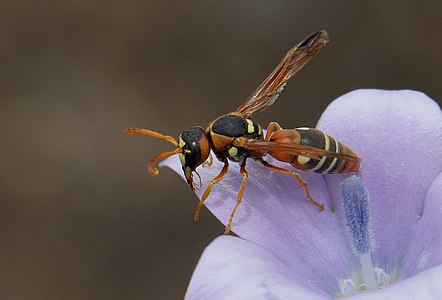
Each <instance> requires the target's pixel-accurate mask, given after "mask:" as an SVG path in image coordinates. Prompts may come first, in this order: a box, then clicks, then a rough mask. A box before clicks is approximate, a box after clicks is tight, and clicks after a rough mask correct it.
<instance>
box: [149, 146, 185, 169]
mask: <svg viewBox="0 0 442 300" xmlns="http://www.w3.org/2000/svg"><path fill="white" fill-rule="evenodd" d="M181 152H183V149H181V148H176V149H175V150H173V151H170V152H163V153H160V154H158V155H156V156H154V157H153V158H152V159H151V160H150V161H149V163H148V164H147V171H148V172H149V173H150V174H151V175H152V176H157V175H158V173H159V171H158V169H157V168H156V167H155V164H156V163H157V161H160V160H162V159H164V158H166V157H169V156H172V155H175V154H178V153H181Z"/></svg>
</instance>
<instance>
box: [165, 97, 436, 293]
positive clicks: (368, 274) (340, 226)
mask: <svg viewBox="0 0 442 300" xmlns="http://www.w3.org/2000/svg"><path fill="white" fill-rule="evenodd" d="M281 125H283V127H284V125H286V126H285V127H288V126H287V124H281ZM293 125H295V122H294V124H293ZM298 125H301V124H298ZM317 127H318V128H319V129H321V130H323V131H324V132H326V133H327V134H329V135H331V136H333V137H335V138H336V139H338V140H339V141H341V142H343V143H344V144H347V145H348V146H350V147H351V148H352V149H354V150H355V151H356V153H357V154H358V155H359V156H360V157H361V158H362V163H361V169H360V171H359V172H358V173H357V174H354V175H351V174H350V175H332V174H330V175H319V174H310V173H304V172H301V171H299V173H300V174H301V175H302V176H303V178H304V180H305V181H306V182H307V183H308V184H309V188H310V191H311V193H312V196H313V197H314V198H315V199H317V200H318V201H320V202H322V203H324V204H325V210H324V211H322V212H319V211H318V208H317V207H316V206H314V205H312V203H310V202H309V201H308V200H307V199H306V197H305V194H304V191H303V189H302V188H299V186H298V185H297V183H296V181H295V180H294V179H293V178H292V177H291V176H286V175H282V174H278V173H275V172H272V171H270V170H268V169H267V168H265V167H264V166H262V165H261V164H259V163H257V162H255V161H253V160H248V161H247V170H248V171H249V180H248V183H247V186H246V189H245V192H244V198H243V201H242V203H241V205H240V206H239V208H238V211H237V213H236V215H235V219H234V220H233V224H232V231H234V232H235V233H236V234H237V235H238V236H239V237H234V236H221V237H218V238H217V239H215V240H214V241H213V242H212V243H211V244H210V245H209V246H208V247H207V248H206V250H205V251H204V253H203V255H202V257H201V259H200V261H199V263H198V265H197V267H196V269H195V271H194V274H193V276H192V279H191V281H190V285H189V287H188V290H187V293H186V299H333V298H344V297H348V298H350V299H441V298H442V265H441V264H442V175H441V171H442V155H441V154H442V113H441V109H440V107H439V106H438V105H437V104H436V103H435V102H434V101H433V100H431V99H430V98H428V97H427V96H426V95H424V94H422V93H420V92H415V91H409V90H404V91H384V90H357V91H353V92H350V93H348V94H346V95H344V96H342V97H340V98H338V99H337V100H335V101H334V102H333V103H331V104H330V105H329V107H328V108H327V109H326V110H325V112H324V113H323V114H322V117H321V119H320V120H319V123H318V126H317ZM266 159H267V160H268V161H269V162H270V163H274V164H278V162H277V161H275V160H274V159H271V158H270V157H266ZM163 165H166V166H169V167H171V168H173V169H174V170H176V171H177V172H178V173H179V174H180V175H181V176H182V174H181V173H182V171H181V166H180V163H179V161H178V158H176V157H173V158H169V159H168V160H166V161H165V162H164V163H163ZM280 165H281V164H280ZM283 166H284V167H287V164H286V165H283ZM289 167H290V166H289ZM220 168H221V164H220V163H214V164H213V165H212V166H210V167H201V168H199V170H198V171H199V173H200V175H201V177H202V178H203V186H202V190H203V191H204V188H205V186H207V184H208V182H209V181H210V179H212V178H213V177H215V176H216V175H217V174H218V172H219V170H220ZM240 183H241V176H240V175H239V168H238V166H237V164H235V163H231V164H230V169H229V173H228V174H227V176H226V177H225V178H224V179H223V181H221V182H220V183H218V184H216V185H215V186H214V187H213V189H212V193H211V195H210V197H209V198H208V200H207V201H206V205H207V207H208V208H209V210H210V211H211V212H212V213H213V214H214V215H215V216H216V217H217V218H218V219H219V220H220V221H221V222H222V223H224V224H226V223H227V221H228V219H229V214H230V212H231V211H232V209H233V207H234V204H235V199H236V195H237V193H238V189H239V185H240ZM197 194H198V196H201V192H197ZM204 213H207V212H205V211H203V216H204ZM190 214H191V212H190Z"/></svg>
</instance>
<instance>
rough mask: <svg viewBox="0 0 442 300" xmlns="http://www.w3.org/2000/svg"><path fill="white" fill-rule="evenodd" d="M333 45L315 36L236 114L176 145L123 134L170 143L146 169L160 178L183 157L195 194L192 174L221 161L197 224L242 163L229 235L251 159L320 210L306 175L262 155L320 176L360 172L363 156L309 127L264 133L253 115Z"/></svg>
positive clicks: (272, 127)
mask: <svg viewBox="0 0 442 300" xmlns="http://www.w3.org/2000/svg"><path fill="white" fill-rule="evenodd" d="M328 41H329V39H328V34H327V32H326V31H324V30H322V31H318V32H314V33H312V34H310V35H308V36H306V37H305V38H304V39H302V40H301V41H300V42H299V43H298V44H297V45H295V46H294V47H293V48H291V49H290V50H289V51H288V52H287V54H286V55H285V56H284V57H283V58H282V60H281V61H280V62H279V64H278V65H277V66H276V68H275V69H274V70H273V71H272V72H271V73H270V75H269V76H268V77H267V78H266V79H265V80H264V81H263V82H262V83H261V84H260V85H259V86H258V88H257V89H256V90H255V91H254V92H253V93H252V94H251V95H250V96H249V97H248V98H247V99H246V100H245V101H244V103H242V104H241V105H240V106H239V107H238V108H237V109H236V110H235V111H233V112H230V113H228V114H226V115H222V116H220V117H218V118H216V119H215V120H213V121H212V122H210V123H209V125H208V126H207V128H205V129H204V128H203V127H199V126H196V127H192V128H189V129H187V130H185V131H183V132H182V133H181V135H180V136H179V138H178V141H177V140H176V139H175V138H173V137H171V136H168V135H164V134H160V133H158V132H155V131H151V130H147V129H142V128H126V129H125V130H124V133H125V134H145V135H149V136H152V137H155V138H159V139H163V140H166V141H167V142H169V143H171V144H173V145H174V146H175V147H176V149H175V150H173V151H170V152H164V153H160V154H158V155H156V156H154V157H153V158H152V159H151V160H150V162H149V163H148V165H147V169H148V171H149V173H150V174H152V175H154V176H155V175H157V174H158V172H159V171H158V169H157V168H156V167H155V165H156V163H157V162H158V161H160V160H162V159H164V158H166V157H169V156H172V155H176V154H178V155H179V158H180V161H181V164H182V169H183V172H184V175H185V178H186V180H187V183H188V184H189V186H190V188H191V189H192V190H194V189H195V184H194V180H193V174H194V173H195V174H196V175H197V176H198V177H199V179H200V186H201V177H200V175H199V174H198V172H197V171H196V168H197V167H199V166H200V165H202V164H207V165H210V164H211V163H212V156H211V151H213V153H214V154H215V156H216V158H217V159H218V160H219V161H220V162H222V163H223V167H222V169H221V171H220V173H219V174H218V175H217V176H216V177H215V178H213V179H212V180H211V181H210V182H209V184H208V186H207V187H206V189H205V191H204V193H203V195H202V197H201V200H200V201H199V203H198V206H197V209H196V212H195V215H194V219H195V220H199V215H200V211H201V209H202V207H203V204H204V202H205V201H206V199H207V198H208V197H209V194H210V191H211V189H212V186H213V185H215V184H216V183H218V182H220V181H221V180H222V179H223V178H224V176H225V175H226V174H227V171H228V168H229V161H232V162H235V163H238V164H239V166H240V169H239V172H240V174H241V176H242V183H241V186H240V188H239V192H238V195H237V199H236V203H235V206H234V208H233V210H232V212H231V214H230V219H229V221H228V223H227V226H226V229H225V232H224V234H229V232H230V229H231V226H232V221H233V218H234V216H235V213H236V211H237V209H238V206H239V205H240V203H241V199H242V197H243V193H244V189H245V187H246V183H247V178H248V172H247V170H246V162H247V159H248V158H250V159H253V160H255V161H257V162H260V163H262V164H263V165H264V166H265V167H267V168H269V169H270V170H272V171H274V172H278V173H282V174H286V175H289V176H292V177H294V179H295V180H296V181H297V182H298V184H299V185H300V186H301V187H302V188H303V189H304V191H305V195H306V198H307V199H308V200H309V201H310V202H312V203H313V204H314V205H316V206H317V207H318V208H319V209H320V211H322V210H324V205H323V204H321V203H319V202H317V201H316V200H315V199H313V197H312V196H311V195H310V191H309V188H308V185H307V183H306V182H305V181H304V180H303V179H302V177H301V176H300V175H299V174H298V173H296V172H294V171H292V170H290V169H285V168H282V167H279V166H276V165H273V164H270V163H269V162H267V161H266V160H265V159H264V157H265V156H266V155H270V156H272V157H274V158H275V159H277V160H279V161H281V162H284V163H289V164H291V165H292V166H294V167H295V168H297V169H299V170H302V171H309V172H315V173H321V174H337V173H339V174H342V173H350V172H356V171H358V170H359V165H360V158H359V157H358V156H357V154H356V153H355V152H354V151H353V150H352V149H351V148H350V147H348V146H346V145H344V144H343V143H341V142H339V141H337V140H336V139H335V138H333V137H331V136H329V135H327V134H326V133H324V132H322V131H320V130H318V129H314V128H307V127H300V128H295V129H283V128H282V127H281V126H280V125H279V124H278V123H276V122H271V123H270V124H269V125H268V126H267V130H266V132H265V134H264V130H263V128H262V127H261V126H260V125H259V124H257V123H256V122H254V121H252V120H251V119H250V117H251V116H252V115H253V114H254V113H257V112H260V111H263V110H265V109H266V108H268V107H269V106H271V105H272V104H273V103H274V102H275V100H276V99H277V98H278V96H279V95H280V93H281V92H282V90H283V88H284V86H285V85H286V83H287V81H288V80H289V79H290V78H291V77H292V76H293V75H294V74H296V73H297V72H298V71H299V70H301V69H302V68H303V67H304V66H305V65H306V64H307V63H308V62H309V61H310V60H311V59H312V58H313V57H314V56H315V55H316V54H317V53H318V52H319V50H320V49H321V48H322V47H323V46H324V45H326V44H327V42H328Z"/></svg>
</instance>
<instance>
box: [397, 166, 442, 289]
mask: <svg viewBox="0 0 442 300" xmlns="http://www.w3.org/2000/svg"><path fill="white" fill-rule="evenodd" d="M410 244H411V245H412V246H411V247H410V249H409V251H408V253H407V255H406V258H405V260H404V266H403V268H404V269H403V274H404V276H412V275H415V274H416V273H418V272H421V271H423V270H426V269H428V268H432V267H434V266H436V265H440V264H442V174H440V175H439V176H438V177H437V179H436V180H435V181H434V182H433V183H432V185H431V186H430V188H429V190H428V193H427V196H426V197H425V200H424V208H423V214H422V216H421V218H420V219H419V221H418V222H417V224H416V226H414V227H413V238H412V240H411V242H410ZM441 295H442V294H441Z"/></svg>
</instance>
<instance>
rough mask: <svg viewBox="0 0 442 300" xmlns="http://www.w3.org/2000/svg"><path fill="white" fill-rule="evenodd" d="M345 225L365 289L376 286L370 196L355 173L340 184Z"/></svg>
mask: <svg viewBox="0 0 442 300" xmlns="http://www.w3.org/2000/svg"><path fill="white" fill-rule="evenodd" d="M341 190H342V198H343V203H344V214H345V219H346V226H347V229H348V232H349V236H350V240H351V241H350V245H351V247H352V248H353V250H354V252H355V254H356V255H358V256H359V260H360V262H361V266H362V277H363V280H364V283H365V285H366V289H367V290H372V289H375V288H376V281H375V274H374V270H373V263H372V261H371V253H372V252H373V248H374V238H373V232H372V230H371V219H370V197H369V195H368V192H367V190H366V189H365V187H364V185H363V183H362V181H361V179H360V178H359V177H357V176H355V175H353V176H351V177H349V178H347V179H346V180H344V182H342V185H341Z"/></svg>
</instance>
